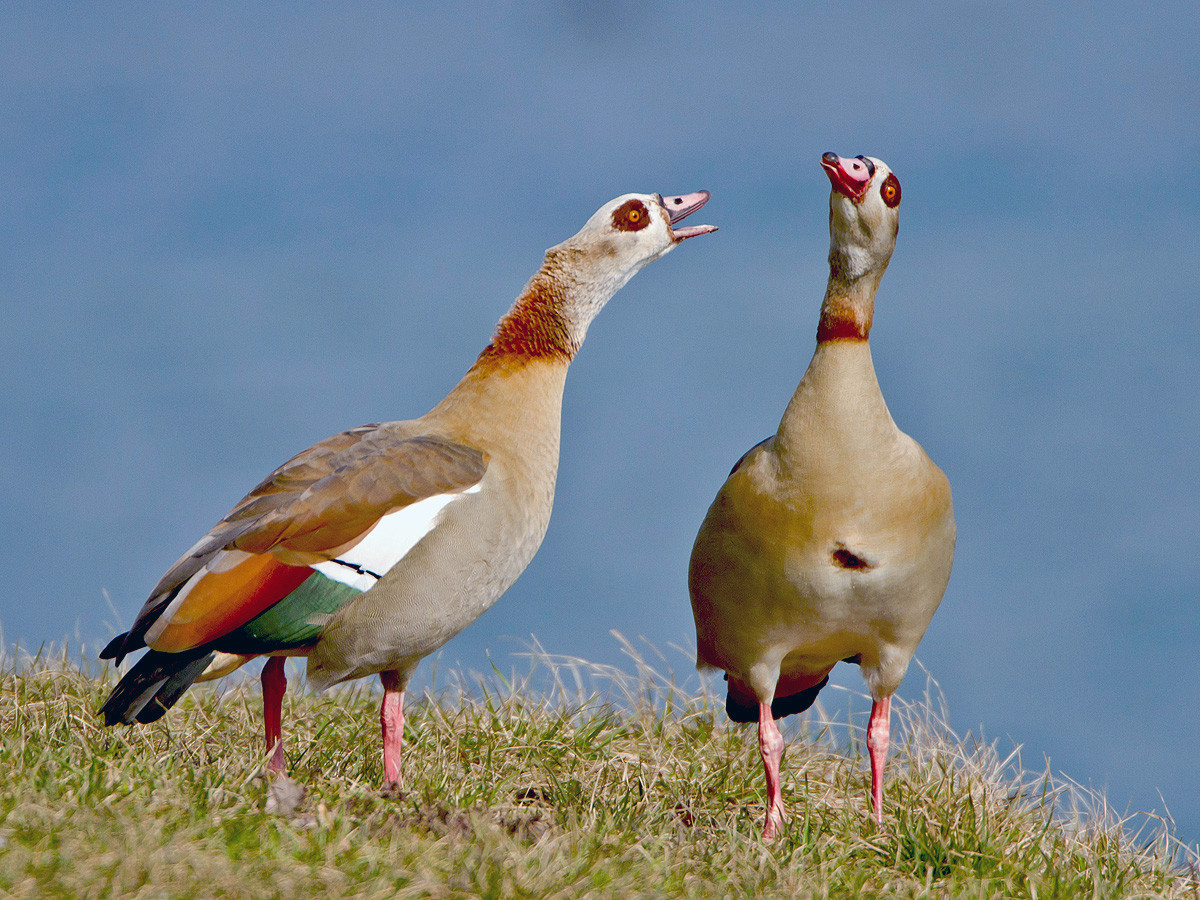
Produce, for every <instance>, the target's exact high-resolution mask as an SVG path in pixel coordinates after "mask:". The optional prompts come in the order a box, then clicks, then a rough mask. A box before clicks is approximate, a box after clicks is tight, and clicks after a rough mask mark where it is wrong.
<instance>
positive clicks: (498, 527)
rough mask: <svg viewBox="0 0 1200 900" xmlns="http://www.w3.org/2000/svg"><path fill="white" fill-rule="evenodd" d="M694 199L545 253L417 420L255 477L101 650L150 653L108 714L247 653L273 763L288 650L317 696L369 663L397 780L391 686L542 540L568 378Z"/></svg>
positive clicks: (166, 697)
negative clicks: (454, 378) (377, 682)
mask: <svg viewBox="0 0 1200 900" xmlns="http://www.w3.org/2000/svg"><path fill="white" fill-rule="evenodd" d="M708 197H709V194H708V192H707V191H701V192H699V193H695V194H686V195H683V196H679V197H669V198H667V199H663V197H661V196H660V195H658V194H626V195H624V196H621V197H618V198H616V199H615V200H612V201H610V202H608V203H606V204H605V205H604V206H602V207H601V208H600V210H599V211H598V212H597V213H596V214H595V215H593V216H592V217H591V218H590V219H589V220H588V222H587V224H586V225H584V227H583V229H582V230H581V231H580V232H579V233H578V234H576V235H575V236H574V237H572V238H570V239H569V240H567V241H565V242H564V243H561V244H559V245H558V246H556V247H552V248H550V250H548V251H547V252H546V256H545V261H544V262H543V263H542V267H541V269H540V270H539V271H538V272H537V274H535V275H534V276H533V278H532V279H531V280H530V281H529V283H528V285H526V287H525V289H524V291H523V292H522V293H521V295H520V296H519V297H518V298H517V300H516V302H515V303H514V304H513V306H512V308H511V309H510V310H509V311H508V313H507V315H505V316H504V318H502V319H501V320H500V323H499V325H498V326H497V328H496V332H495V335H494V336H493V338H492V340H491V342H490V343H489V344H488V345H487V347H485V348H484V350H483V352H482V353H481V354H480V355H479V358H478V359H477V360H476V362H475V364H474V365H473V366H472V367H471V369H470V371H468V372H467V374H466V375H465V376H464V377H463V379H462V381H460V382H459V383H458V385H457V386H456V387H455V388H454V390H452V391H451V392H450V393H449V395H448V396H447V397H446V398H445V399H444V400H443V401H442V402H441V403H439V404H438V405H437V406H436V407H434V409H433V410H431V411H430V412H429V413H427V414H426V415H424V416H422V417H421V418H419V419H413V420H411V421H406V422H386V423H383V424H374V425H363V426H361V427H359V428H352V429H350V430H349V431H344V432H342V433H341V434H337V435H334V436H333V437H331V438H329V439H327V440H324V441H322V442H320V443H319V444H316V445H315V446H313V447H310V448H309V449H307V450H305V451H304V452H303V453H300V454H299V455H297V456H295V457H293V458H292V459H291V460H289V461H288V462H286V463H284V464H283V465H282V466H280V467H279V468H278V469H276V470H275V471H274V472H272V473H271V474H270V475H268V476H267V478H266V479H265V480H264V481H262V483H260V484H259V485H258V486H257V487H256V488H254V489H253V490H252V491H251V492H250V493H249V494H247V495H246V496H245V498H243V499H242V500H241V501H240V502H239V503H238V504H237V505H236V506H235V507H234V508H233V510H232V511H231V512H230V513H229V515H227V516H226V517H225V518H224V519H222V520H221V522H219V523H218V524H217V526H216V527H215V528H213V529H212V530H211V531H210V532H209V533H208V534H206V535H205V536H204V537H202V538H201V539H200V540H199V541H198V542H197V543H196V545H195V546H194V547H192V549H190V550H189V551H188V552H187V553H185V554H184V555H183V557H182V558H181V559H180V560H179V561H178V562H177V563H176V564H175V565H174V566H173V567H172V568H171V570H170V571H169V572H167V574H166V575H165V576H163V578H162V580H161V581H160V582H159V583H158V585H157V586H156V587H155V588H154V590H153V592H152V593H151V594H150V599H149V600H147V601H146V603H145V605H144V606H143V607H142V609H141V611H140V612H139V613H138V615H137V618H136V619H135V621H134V624H133V627H132V628H131V629H130V630H129V631H128V632H126V633H124V634H122V635H119V636H118V637H116V638H115V639H113V640H112V641H111V642H110V643H109V644H108V646H107V647H105V649H104V650H103V651H102V652H101V654H100V657H101V658H102V659H114V660H116V662H117V663H118V664H119V663H120V662H121V660H122V659H123V658H124V657H125V655H126V654H128V653H131V652H133V651H135V650H138V649H140V648H142V647H149V648H150V649H149V651H148V652H147V653H146V654H145V655H144V656H142V658H141V659H140V660H139V661H138V662H137V664H136V665H135V666H133V668H132V669H130V670H129V672H128V673H126V674H125V676H124V677H123V678H122V679H121V680H120V682H119V683H118V684H117V686H116V688H115V689H114V690H113V692H112V694H111V695H110V696H109V698H108V700H107V702H105V704H104V706H103V709H102V712H103V714H104V721H105V723H106V724H108V725H113V724H116V723H118V722H122V723H133V722H135V721H136V722H153V721H154V720H156V719H158V718H159V717H160V716H162V715H163V713H164V712H166V710H167V709H168V708H169V707H170V706H171V705H172V704H174V703H175V701H176V700H178V699H179V697H180V696H181V695H182V694H183V692H184V691H185V690H187V688H188V687H189V686H190V685H191V684H192V683H193V682H194V681H204V680H209V679H212V678H217V677H220V676H222V675H225V674H227V673H229V672H231V671H233V670H234V669H236V668H238V667H239V666H241V665H243V664H245V663H246V662H248V661H249V660H251V659H253V658H255V657H257V656H266V657H268V659H267V661H266V664H265V666H264V667H263V670H262V690H263V713H264V720H265V722H264V724H265V731H266V739H267V749H268V751H269V752H270V754H271V755H270V758H269V761H268V769H269V770H271V771H276V772H279V771H282V770H283V769H284V767H285V764H284V756H283V743H282V728H281V722H280V719H281V708H282V702H283V693H284V691H285V689H286V687H287V682H286V679H285V677H284V657H286V656H305V657H307V660H308V662H307V669H308V683H309V684H310V685H312V686H313V687H315V688H318V689H320V688H324V687H328V686H329V685H332V684H336V683H338V682H342V681H346V680H348V679H352V678H361V677H364V676H368V675H375V674H378V675H379V677H380V679H381V680H382V682H383V687H384V696H383V706H382V710H381V713H380V719H381V723H382V729H383V766H384V778H385V780H386V782H387V784H389V785H397V784H399V783H400V781H401V765H400V751H401V745H402V739H403V727H404V714H403V704H404V690H405V686H406V685H407V683H408V681H409V678H410V677H411V676H412V674H413V671H414V669H415V668H416V666H417V663H418V662H419V661H420V660H421V658H422V657H424V656H427V655H428V654H429V653H431V652H433V651H434V650H436V649H437V648H439V647H441V646H442V645H443V644H444V643H446V641H448V640H449V639H450V638H452V637H453V636H454V635H456V634H457V633H458V632H459V631H461V630H462V629H463V628H465V627H466V626H467V625H469V624H470V623H471V622H473V621H475V619H476V618H478V617H479V615H480V614H481V613H483V612H484V611H485V610H486V609H487V608H488V607H490V606H491V605H492V604H493V603H495V602H496V600H497V599H498V598H499V597H500V595H501V594H503V593H504V591H505V590H507V589H508V587H509V586H510V585H511V584H512V583H513V582H514V581H515V580H516V578H517V576H518V575H520V574H521V572H522V571H523V570H524V569H525V567H526V566H527V565H528V564H529V561H530V560H531V559H532V558H533V555H534V553H535V552H536V551H537V549H538V545H539V544H540V543H541V541H542V537H543V535H544V534H545V533H546V526H547V525H548V523H549V520H550V508H551V504H552V502H553V499H554V482H555V475H556V472H557V469H558V452H559V431H560V426H561V410H562V395H563V385H564V382H565V378H566V375H567V368H568V366H569V364H570V362H571V359H572V358H573V357H574V355H575V353H576V352H577V351H578V350H579V347H580V344H582V342H583V339H584V335H585V333H586V332H587V328H588V325H589V324H590V323H591V321H592V319H593V318H594V317H595V316H596V314H597V313H598V312H599V311H600V309H601V308H602V307H603V306H604V304H605V303H606V302H607V301H608V300H609V298H611V297H612V296H613V294H615V293H616V292H617V291H618V290H620V288H621V287H622V286H624V284H625V283H626V282H627V281H629V279H630V278H632V277H633V276H634V274H636V273H637V272H638V271H639V270H640V269H641V268H642V267H643V266H645V265H646V264H647V263H650V262H652V261H654V260H656V259H658V258H659V257H661V256H664V255H665V254H666V253H668V252H669V251H671V250H672V249H674V248H675V247H676V246H678V245H679V243H680V242H681V241H683V240H685V239H686V238H690V237H694V236H696V235H700V234H706V233H708V232H711V231H715V230H716V229H715V228H714V227H712V226H710V225H697V226H691V227H676V225H677V224H678V223H679V221H680V220H681V219H683V218H684V217H685V216H687V215H689V214H690V213H693V212H695V211H696V210H698V209H699V208H700V207H701V206H703V205H704V204H705V202H706V201H707V200H708Z"/></svg>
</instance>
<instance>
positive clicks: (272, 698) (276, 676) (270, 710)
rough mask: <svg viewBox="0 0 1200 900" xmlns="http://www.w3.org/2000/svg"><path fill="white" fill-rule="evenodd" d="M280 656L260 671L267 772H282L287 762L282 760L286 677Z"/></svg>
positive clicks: (282, 659)
mask: <svg viewBox="0 0 1200 900" xmlns="http://www.w3.org/2000/svg"><path fill="white" fill-rule="evenodd" d="M285 662H286V660H285V659H284V658H283V657H282V656H272V657H269V658H268V659H267V664H266V665H265V666H263V670H262V695H263V724H264V726H265V729H266V733H267V749H268V750H271V751H272V753H271V758H270V759H269V760H267V771H268V772H283V771H284V770H285V769H286V768H287V762H286V761H285V760H284V758H283V694H284V691H286V690H287V676H286V675H285V674H284V671H283V666H284V663H285Z"/></svg>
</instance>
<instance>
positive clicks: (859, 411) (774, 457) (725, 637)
mask: <svg viewBox="0 0 1200 900" xmlns="http://www.w3.org/2000/svg"><path fill="white" fill-rule="evenodd" d="M821 165H822V166H823V167H824V169H825V174H826V175H828V176H829V180H830V182H831V183H832V185H833V190H832V191H831V193H830V198H829V232H830V247H829V269H830V272H829V285H828V287H827V288H826V291H825V300H824V303H823V304H822V306H821V318H820V324H819V325H818V328H817V348H816V352H815V353H814V354H813V358H812V362H811V363H810V364H809V366H808V370H807V371H806V372H805V373H804V377H803V378H802V379H801V380H800V385H799V387H797V388H796V392H795V394H794V395H793V396H792V400H791V402H790V403H789V404H788V407H787V410H786V411H785V412H784V414H783V419H782V421H781V422H780V423H779V430H778V431H777V432H776V433H775V434H774V435H773V436H772V437H769V438H767V439H766V440H765V441H763V442H762V443H761V444H759V445H757V446H756V447H753V448H752V449H751V450H750V451H749V452H748V453H746V455H745V456H743V457H742V458H741V459H740V460H738V462H737V465H735V466H734V467H733V471H732V472H730V474H729V478H728V480H727V481H726V482H725V484H724V485H723V486H722V488H721V490H720V492H719V493H718V494H717V497H716V499H715V500H714V501H713V503H712V506H711V507H710V508H709V510H708V514H707V515H706V517H705V519H704V524H703V525H702V526H701V527H700V533H699V534H698V535H697V537H696V543H695V546H694V547H693V548H692V557H691V563H690V566H689V571H688V583H689V589H690V592H691V598H692V612H693V614H694V616H695V620H696V656H697V663H698V665H699V666H700V667H701V668H718V669H723V670H724V671H725V673H726V677H727V679H728V682H729V685H728V698H727V701H726V709H727V711H728V713H729V716H730V718H732V719H733V720H734V721H738V722H754V721H757V722H758V742H759V750H760V752H761V754H762V760H763V768H764V769H765V771H766V778H767V791H768V805H767V816H766V824H765V826H764V828H763V837H764V838H765V839H768V840H769V839H771V838H773V837H774V836H775V834H776V832H777V830H778V828H779V827H780V826H781V825H782V823H783V821H784V818H785V816H784V809H783V797H782V793H781V790H780V785H779V762H780V759H781V758H782V755H783V738H782V736H781V735H780V733H779V728H778V726H777V725H776V724H775V721H774V720H775V719H778V718H782V717H783V716H786V715H790V714H792V713H799V712H803V711H804V710H806V709H808V707H809V706H811V705H812V703H813V701H814V700H816V697H817V693H818V692H819V691H820V690H821V688H822V687H823V686H824V685H825V683H826V681H827V680H828V675H829V671H830V670H831V669H832V668H833V666H834V665H835V664H836V663H838V662H839V661H847V662H854V663H857V664H858V665H859V666H860V667H861V669H862V674H863V678H864V679H865V680H866V682H867V687H868V688H869V690H870V693H871V699H872V706H871V717H870V720H869V722H868V727H867V747H868V748H869V751H870V757H871V801H872V806H873V809H874V814H875V820H876V822H877V823H881V822H882V816H883V810H882V807H883V768H884V761H885V760H886V758H887V750H888V727H889V712H890V701H891V696H892V694H893V693H894V692H895V691H896V689H897V687H899V685H900V680H901V679H902V678H903V677H904V672H905V670H906V669H907V668H908V663H909V660H910V659H911V658H912V655H913V652H914V651H915V650H916V648H917V644H918V643H919V642H920V640H921V636H922V635H923V634H924V633H925V629H926V628H927V627H928V626H929V622H930V619H932V617H933V613H934V611H935V610H936V609H937V607H938V603H939V602H941V599H942V594H943V593H944V592H945V590H946V584H947V582H948V581H949V579H950V565H951V562H952V560H953V557H954V536H955V529H954V513H953V509H952V507H951V502H950V485H949V482H947V480H946V476H945V475H943V474H942V472H941V470H940V469H939V468H938V467H937V466H935V465H934V464H933V463H932V462H931V461H930V459H929V457H928V456H926V455H925V452H924V451H923V450H922V449H921V447H920V446H919V445H918V444H917V442H916V441H914V440H913V439H912V438H910V437H909V436H908V435H906V434H904V432H902V431H901V430H900V429H899V428H897V427H896V424H895V422H893V421H892V417H891V414H890V413H889V412H888V408H887V405H886V404H885V403H884V400H883V395H882V394H881V393H880V390H879V382H878V381H877V380H876V377H875V369H874V367H873V365H872V363H871V349H870V347H869V346H868V343H867V337H868V334H869V333H870V330H871V317H872V313H873V311H874V305H875V291H876V288H877V287H878V286H879V280H880V278H881V277H882V276H883V273H884V270H885V269H886V268H887V265H888V260H889V259H890V258H891V255H892V249H893V248H894V247H895V244H896V233H897V228H898V223H899V212H900V182H899V181H898V180H897V178H896V176H895V175H894V174H893V173H892V171H891V170H890V169H889V168H888V167H887V166H886V165H884V164H883V163H882V162H880V161H879V160H877V159H872V158H868V157H863V156H859V157H857V158H855V159H846V158H843V157H840V156H838V155H837V154H834V153H826V154H824V156H822V157H821Z"/></svg>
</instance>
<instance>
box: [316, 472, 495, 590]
mask: <svg viewBox="0 0 1200 900" xmlns="http://www.w3.org/2000/svg"><path fill="white" fill-rule="evenodd" d="M478 492H479V485H478V484H474V485H472V486H471V487H469V488H467V489H466V490H465V491H457V492H455V493H452V494H435V495H434V496H432V497H426V498H425V499H423V500H418V501H417V502H416V503H410V504H409V505H408V506H405V507H403V508H402V509H398V510H396V511H395V512H391V513H388V514H387V515H386V516H384V517H383V518H382V519H380V520H379V521H378V522H377V523H376V524H375V527H374V528H372V529H371V531H370V532H369V533H368V534H367V536H366V537H365V538H363V539H362V540H361V541H359V542H358V543H357V544H355V545H354V547H353V549H351V550H347V551H346V552H345V553H343V554H342V555H341V556H339V557H338V558H337V559H336V560H330V561H329V562H323V563H317V564H316V565H314V566H313V567H312V568H314V569H316V570H317V571H318V572H320V573H321V574H322V575H324V576H325V577H327V578H332V579H333V580H334V581H340V582H341V583H342V584H348V585H349V586H350V587H352V588H356V589H358V590H360V591H366V590H369V589H370V588H372V587H374V586H375V582H377V581H378V580H379V579H380V578H382V577H383V576H384V574H385V573H387V571H388V570H389V569H391V568H392V567H393V566H394V565H396V563H398V562H400V560H402V559H404V557H405V556H407V555H408V551H410V550H411V549H412V548H413V547H415V546H417V544H418V543H420V542H421V539H422V538H423V537H425V535H427V534H429V532H431V531H433V529H434V528H436V527H437V524H438V522H440V521H441V519H442V513H443V512H444V511H445V509H446V507H447V506H449V505H450V504H451V503H453V502H454V501H455V500H457V499H458V498H460V497H462V496H463V495H464V494H476V493H478Z"/></svg>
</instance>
